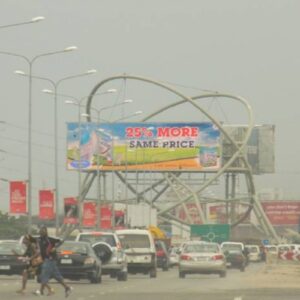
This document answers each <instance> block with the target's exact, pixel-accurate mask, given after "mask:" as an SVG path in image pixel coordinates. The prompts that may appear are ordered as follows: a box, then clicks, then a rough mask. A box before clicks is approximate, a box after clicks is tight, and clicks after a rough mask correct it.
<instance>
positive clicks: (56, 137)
mask: <svg viewBox="0 0 300 300" xmlns="http://www.w3.org/2000/svg"><path fill="white" fill-rule="evenodd" d="M96 72H97V71H96V70H95V69H91V70H87V71H86V72H84V73H80V74H76V75H71V76H66V77H63V78H61V79H59V80H58V81H56V82H55V81H53V80H51V79H49V78H45V77H40V76H31V77H32V78H35V79H40V80H45V81H48V82H50V83H51V84H52V86H53V89H54V91H50V90H46V89H45V90H43V91H44V92H45V93H50V94H54V186H55V207H56V213H55V231H56V235H57V236H58V233H59V225H60V224H59V181H58V108H57V96H58V87H59V85H60V84H61V83H62V82H63V81H66V80H70V79H73V78H78V77H82V76H86V75H91V74H94V73H96ZM15 74H18V75H22V76H28V77H29V75H28V74H26V73H25V72H23V71H20V70H17V71H15Z"/></svg>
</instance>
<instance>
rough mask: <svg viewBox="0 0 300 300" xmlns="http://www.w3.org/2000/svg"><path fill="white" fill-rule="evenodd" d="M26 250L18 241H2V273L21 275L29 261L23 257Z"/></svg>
mask: <svg viewBox="0 0 300 300" xmlns="http://www.w3.org/2000/svg"><path fill="white" fill-rule="evenodd" d="M25 250H26V249H25V246H24V245H22V244H20V243H19V242H18V241H12V240H2V241H0V275H21V274H22V272H23V270H24V269H25V267H26V266H27V263H28V262H26V261H25V260H24V259H22V255H23V254H24V253H25Z"/></svg>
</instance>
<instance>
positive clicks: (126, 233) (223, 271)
mask: <svg viewBox="0 0 300 300" xmlns="http://www.w3.org/2000/svg"><path fill="white" fill-rule="evenodd" d="M51 238H52V237H49V239H51ZM27 240H28V235H26V236H22V237H21V238H20V239H19V240H0V275H4V276H9V275H22V276H23V287H22V289H21V290H19V292H20V293H23V292H25V289H26V280H27V279H33V278H35V279H36V280H37V282H38V283H41V282H42V283H43V280H44V279H43V278H44V276H43V274H44V270H43V268H44V267H43V266H44V264H45V257H46V259H48V258H49V257H48V256H47V255H46V256H45V254H44V260H41V261H40V262H35V260H38V257H39V256H43V255H41V254H42V253H41V252H42V251H39V243H40V236H30V241H31V244H36V246H37V251H36V252H34V253H37V254H32V253H31V254H29V252H28V244H27V242H26V241H27ZM53 241H55V243H54V244H53V245H52V248H51V249H50V250H49V251H55V255H54V254H53V255H52V256H51V255H50V259H51V260H52V259H53V260H54V261H55V268H57V271H56V273H53V274H52V273H49V276H48V277H49V278H48V279H52V277H54V278H56V277H57V276H56V275H57V274H58V275H59V276H58V278H60V279H61V282H60V281H59V282H60V283H62V285H63V286H64V288H65V291H66V295H67V294H69V293H70V291H71V288H70V287H69V286H67V285H64V284H65V283H64V281H63V279H68V280H71V281H78V280H88V281H89V282H90V283H92V284H99V283H101V282H102V280H103V276H105V275H108V276H110V277H111V278H116V280H117V281H127V280H128V277H129V276H128V275H129V274H144V275H148V276H149V278H156V277H157V276H158V270H159V269H161V270H162V271H168V270H169V269H170V268H177V270H178V277H179V278H180V279H183V278H186V276H187V275H190V274H217V275H219V276H220V277H221V278H223V277H226V276H227V273H228V270H229V269H234V268H236V269H239V270H240V271H241V272H244V271H245V269H246V267H247V265H248V264H249V262H261V261H264V260H265V259H266V255H267V253H275V254H274V255H275V256H277V257H278V255H279V254H280V253H282V251H286V250H287V251H299V245H277V246H276V245H266V246H265V247H259V246H258V245H254V244H250V245H244V244H243V243H241V242H229V241H226V242H223V243H221V244H218V243H215V242H207V241H201V240H187V241H184V242H182V243H180V244H178V245H172V243H171V240H170V239H168V238H166V237H165V236H159V234H158V233H157V231H155V230H153V228H152V230H151V228H150V229H119V230H115V231H92V230H90V231H82V232H78V233H77V235H76V236H73V238H72V239H70V240H69V239H67V240H62V239H57V238H53ZM45 251H46V252H47V251H48V248H47V249H46V250H45ZM51 253H52V252H51ZM46 254H47V253H46ZM30 255H31V256H30ZM34 264H36V265H34ZM32 269H34V272H32ZM24 274H26V276H25V277H24ZM60 276H61V277H60ZM0 279H1V277H0ZM24 280H25V284H24ZM44 281H45V280H44ZM47 284H48V281H45V287H44V288H47ZM42 292H43V289H42ZM49 294H51V288H50V287H49Z"/></svg>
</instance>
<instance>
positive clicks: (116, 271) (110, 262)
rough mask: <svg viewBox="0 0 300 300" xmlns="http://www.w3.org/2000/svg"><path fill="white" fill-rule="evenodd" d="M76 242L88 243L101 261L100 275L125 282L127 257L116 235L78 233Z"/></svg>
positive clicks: (112, 233)
mask: <svg viewBox="0 0 300 300" xmlns="http://www.w3.org/2000/svg"><path fill="white" fill-rule="evenodd" d="M76 241H85V242H89V243H90V244H91V245H92V247H93V249H94V251H95V253H96V255H97V256H98V257H99V258H100V259H101V261H102V274H103V275H110V276H111V277H113V278H114V277H116V278H117V280H119V281H126V280H127V273H128V271H127V257H126V254H125V251H124V249H123V248H122V245H121V243H120V240H119V238H118V236H117V234H116V233H114V232H106V231H103V232H102V231H92V232H80V233H79V234H78V235H77V237H76Z"/></svg>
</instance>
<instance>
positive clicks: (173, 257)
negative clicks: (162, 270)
mask: <svg viewBox="0 0 300 300" xmlns="http://www.w3.org/2000/svg"><path fill="white" fill-rule="evenodd" d="M169 252H170V267H173V266H177V265H178V262H179V248H178V247H172V248H170V250H169Z"/></svg>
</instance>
